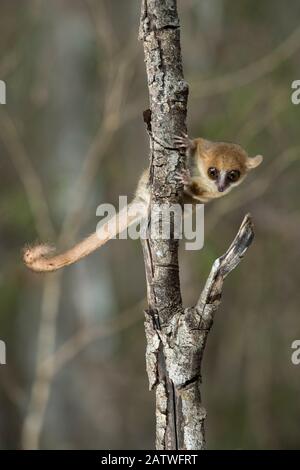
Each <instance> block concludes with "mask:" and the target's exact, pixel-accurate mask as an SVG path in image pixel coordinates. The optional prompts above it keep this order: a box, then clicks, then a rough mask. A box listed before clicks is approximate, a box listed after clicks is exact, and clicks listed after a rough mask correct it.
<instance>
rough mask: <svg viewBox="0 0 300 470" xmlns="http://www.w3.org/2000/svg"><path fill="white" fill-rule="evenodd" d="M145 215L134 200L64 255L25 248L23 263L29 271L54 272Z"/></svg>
mask: <svg viewBox="0 0 300 470" xmlns="http://www.w3.org/2000/svg"><path fill="white" fill-rule="evenodd" d="M146 215H147V205H146V203H144V202H143V201H140V200H138V199H134V200H133V201H132V202H131V203H130V204H129V205H128V206H126V207H124V209H122V210H121V211H120V212H119V213H118V214H117V215H116V216H114V217H112V218H111V219H110V220H109V221H108V222H106V223H105V224H103V225H102V226H101V227H100V228H99V229H97V231H96V232H95V233H92V234H91V235H90V236H89V237H87V238H85V239H84V240H82V241H81V242H79V243H78V244H77V245H75V246H73V247H72V248H70V249H69V250H67V251H65V252H64V253H61V254H58V255H55V254H53V255H52V253H53V252H54V251H55V248H53V247H51V246H49V245H44V244H41V245H35V246H32V247H26V248H25V249H24V252H23V260H24V263H25V264H26V266H27V267H28V268H29V269H31V270H33V271H36V272H48V271H56V270H57V269H60V268H63V267H64V266H68V265H69V264H73V263H75V262H76V261H79V260H80V259H82V258H84V257H85V256H87V255H89V254H90V253H92V252H93V251H95V250H96V249H97V248H100V247H101V246H102V245H104V244H105V243H106V242H107V241H108V240H110V239H111V238H114V237H115V236H116V235H118V234H119V233H121V232H123V231H124V230H125V229H126V228H127V227H129V226H130V225H132V224H134V223H138V222H139V221H140V220H142V219H143V218H144V217H145V216H146Z"/></svg>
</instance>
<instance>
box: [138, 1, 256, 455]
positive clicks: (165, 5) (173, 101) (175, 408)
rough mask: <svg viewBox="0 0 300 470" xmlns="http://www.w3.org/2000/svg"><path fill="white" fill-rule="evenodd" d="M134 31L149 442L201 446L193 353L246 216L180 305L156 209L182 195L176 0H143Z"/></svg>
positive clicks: (236, 253)
mask: <svg viewBox="0 0 300 470" xmlns="http://www.w3.org/2000/svg"><path fill="white" fill-rule="evenodd" d="M140 38H141V40H142V41H143V45H144V53H145V62H146V69H147V77H148V87H149V99H150V112H148V113H146V115H145V117H146V120H147V125H148V129H149V130H151V151H150V186H151V204H150V211H149V220H148V229H149V230H148V235H149V236H148V237H147V239H146V240H144V241H142V244H143V252H144V260H145V268H146V279H147V297H148V309H147V311H146V313H145V331H146V339H147V350H146V364H147V373H148V377H149V385H150V389H153V388H155V390H156V448H157V449H161V450H176V449H188V450H200V449H204V447H205V434H204V420H205V416H206V412H205V409H204V408H203V406H202V402H201V393H200V383H201V361H202V356H203V352H204V348H205V344H206V339H207V335H208V332H209V330H210V328H211V325H212V321H213V315H214V312H215V310H216V309H217V307H218V305H219V303H220V298H221V292H222V285H223V280H224V278H225V277H226V275H227V274H228V273H229V272H230V271H231V270H232V269H234V268H235V267H236V266H237V264H238V263H239V261H240V259H241V257H242V256H243V254H244V252H245V251H246V249H247V247H248V246H249V244H250V243H251V241H252V238H253V228H252V223H251V219H250V217H249V216H246V217H245V219H244V221H243V223H242V225H241V227H240V230H239V232H238V235H237V237H236V238H235V240H234V242H233V244H232V245H231V247H230V248H229V250H228V251H227V252H226V253H225V255H223V256H222V257H221V258H219V259H217V260H216V261H215V263H214V265H213V268H212V271H211V274H210V276H209V278H208V280H207V282H206V286H205V288H204V290H203V293H202V295H201V296H200V299H199V301H198V302H197V304H196V305H195V306H194V307H191V308H187V309H185V310H184V309H183V307H182V299H181V292H180V281H179V267H178V240H176V239H174V237H173V236H172V235H173V233H174V227H173V226H171V236H170V239H167V240H164V239H161V238H156V237H153V236H151V235H152V233H153V232H152V230H150V229H151V228H153V224H156V225H157V227H155V229H157V230H156V231H157V233H158V232H159V230H158V225H159V219H158V217H157V212H158V211H160V209H161V208H162V206H164V207H166V206H167V207H171V206H172V205H173V204H176V203H177V204H178V203H180V202H181V200H182V188H181V186H180V184H179V183H177V182H176V179H175V177H174V176H175V173H176V171H181V170H182V169H183V167H184V165H185V161H184V160H185V157H184V155H182V154H181V153H180V152H179V151H178V150H177V149H175V148H174V145H173V139H174V135H176V134H177V135H178V134H180V133H182V132H183V131H184V132H185V131H186V124H185V121H186V111H187V96H188V86H187V84H186V82H185V81H184V78H183V70H182V58H181V48H180V29H179V19H178V14H177V2H176V0H143V1H142V12H141V23H140Z"/></svg>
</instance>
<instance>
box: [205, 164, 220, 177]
mask: <svg viewBox="0 0 300 470" xmlns="http://www.w3.org/2000/svg"><path fill="white" fill-rule="evenodd" d="M207 174H208V176H209V177H210V179H212V180H216V179H217V178H218V174H219V172H218V170H217V169H216V168H215V167H213V166H211V167H210V168H209V169H208V170H207Z"/></svg>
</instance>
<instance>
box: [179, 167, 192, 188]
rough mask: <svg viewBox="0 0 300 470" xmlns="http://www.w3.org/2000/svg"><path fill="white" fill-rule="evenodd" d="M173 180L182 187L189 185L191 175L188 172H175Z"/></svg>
mask: <svg viewBox="0 0 300 470" xmlns="http://www.w3.org/2000/svg"><path fill="white" fill-rule="evenodd" d="M175 180H176V181H178V183H181V184H183V185H184V186H187V185H189V184H190V181H191V174H190V172H189V170H182V171H181V172H179V171H177V172H176V173H175Z"/></svg>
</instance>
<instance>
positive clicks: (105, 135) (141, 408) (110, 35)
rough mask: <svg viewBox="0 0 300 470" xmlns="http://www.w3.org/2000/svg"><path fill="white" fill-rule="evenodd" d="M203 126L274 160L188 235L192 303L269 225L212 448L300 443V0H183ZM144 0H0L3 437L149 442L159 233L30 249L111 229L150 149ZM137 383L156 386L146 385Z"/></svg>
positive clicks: (220, 370)
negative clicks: (151, 288) (151, 307)
mask: <svg viewBox="0 0 300 470" xmlns="http://www.w3.org/2000/svg"><path fill="white" fill-rule="evenodd" d="M178 8H179V12H180V17H181V35H182V52H183V58H184V67H185V76H186V79H187V81H188V82H189V84H190V98H189V116H188V128H189V134H190V135H191V136H194V137H196V136H205V137H207V138H209V139H212V140H229V141H236V142H239V143H240V144H241V145H243V146H244V147H246V148H247V150H249V153H250V154H251V155H255V154H257V153H261V154H263V155H264V157H265V160H264V164H263V165H262V166H261V167H260V168H259V169H258V170H257V171H255V172H253V174H252V175H251V177H249V179H248V180H247V181H246V182H245V183H244V184H243V185H242V186H241V187H240V188H239V189H237V190H236V191H234V192H232V193H231V194H230V195H229V196H227V197H226V198H224V199H222V200H220V201H216V202H215V203H211V204H210V205H209V206H207V207H206V209H205V213H206V218H205V246H204V249H203V250H201V251H199V252H192V251H190V252H186V251H184V250H183V249H181V254H180V269H181V280H182V291H183V295H184V302H185V304H186V305H189V304H192V303H193V302H194V301H195V300H196V299H197V296H198V295H199V292H200V289H201V287H202V286H203V284H204V281H205V279H206V276H207V274H208V272H209V269H210V266H211V264H212V262H213V260H214V259H215V258H216V257H217V256H219V255H220V254H222V253H223V252H224V251H225V250H226V249H227V247H228V245H229V243H230V242H231V241H232V239H233V237H234V235H235V233H236V231H237V228H238V226H239V224H240V222H241V220H242V218H243V216H244V214H245V213H246V212H248V211H250V212H251V213H252V215H253V217H254V222H255V230H256V238H255V242H254V244H253V246H252V247H251V249H250V250H249V253H248V254H247V257H246V259H245V261H244V262H243V263H242V264H241V266H240V267H239V268H238V269H237V270H236V271H235V272H234V273H233V274H232V275H231V276H230V277H229V278H228V280H227V281H226V285H225V288H224V298H223V303H222V306H221V308H220V310H219V311H218V314H217V317H216V320H215V325H214V327H213V329H212V332H211V334H210V336H209V342H208V345H207V349H206V356H205V359H204V369H203V387H202V391H203V400H204V404H205V406H206V408H207V411H208V418H207V441H208V448H210V449H213V448H218V449H222V448H234V449H240V448H242V449H267V448H274V449H281V448H285V449H291V448H299V447H300V426H299V420H300V366H298V367H297V366H294V365H292V363H291V353H292V350H291V343H292V341H293V340H295V339H300V316H299V282H300V276H299V261H300V260H299V255H300V250H299V228H300V214H299V210H298V201H299V196H300V189H299V172H298V171H299V156H300V136H299V118H300V107H299V106H298V107H297V106H295V105H293V104H292V103H291V83H292V81H293V80H296V79H300V62H299V56H300V54H299V52H300V3H299V0H290V1H289V2H282V1H281V0H255V1H254V0H243V1H241V2H237V1H232V0H231V1H230V0H179V1H178ZM139 14H140V0H126V1H125V0H124V1H120V0H53V1H51V2H49V1H46V0H26V1H22V2H19V1H11V0H1V2H0V79H2V80H5V81H6V83H7V104H6V105H1V106H0V220H1V223H0V256H1V268H0V339H2V340H4V341H5V342H6V345H7V365H3V366H0V448H2V449H15V448H18V449H19V448H24V449H28V448H42V449H80V448H87V449H90V448H99V449H106V448H110V449H130V448H131V449H137V448H141V449H145V448H146V449H147V448H148V449H149V448H153V447H154V393H150V392H149V391H148V383H147V376H146V372H145V360H144V355H145V338H144V330H143V313H142V312H143V308H144V306H145V276H144V266H143V259H142V251H141V246H140V244H139V242H134V241H129V240H127V241H125V240H122V241H117V240H114V241H112V242H110V243H109V244H107V245H106V246H105V247H104V248H103V249H102V250H100V251H98V252H96V253H95V254H94V255H93V256H90V257H89V258H87V259H86V260H84V261H82V262H80V263H79V264H77V265H74V266H72V267H69V268H66V269H65V270H63V271H62V272H58V273H57V274H49V275H37V274H33V273H31V272H29V271H28V270H27V269H25V267H24V266H23V264H22V262H21V256H20V254H21V249H22V247H23V245H24V244H25V243H26V242H28V241H31V242H34V241H36V240H43V241H50V242H53V243H56V242H57V241H58V246H59V247H60V248H62V247H66V246H69V245H70V243H72V242H73V241H74V240H78V239H80V238H81V237H82V236H84V235H86V234H88V233H90V232H92V231H93V230H94V229H95V226H96V223H97V222H98V219H97V217H96V215H95V214H96V207H97V205H98V204H100V203H101V202H109V203H113V204H118V196H119V195H128V196H129V197H130V196H131V195H132V194H133V192H134V189H135V185H136V182H137V179H138V177H139V175H140V173H141V171H142V169H143V168H145V167H146V166H147V164H148V153H149V152H148V148H149V142H148V137H147V134H146V132H145V128H144V124H143V121H142V111H143V110H144V109H146V108H147V107H148V90H147V84H146V75H145V69H144V57H143V52H142V45H141V44H140V43H139V42H138V39H137V34H138V26H139ZM136 390H138V391H139V393H138V394H136Z"/></svg>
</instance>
